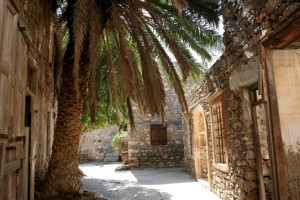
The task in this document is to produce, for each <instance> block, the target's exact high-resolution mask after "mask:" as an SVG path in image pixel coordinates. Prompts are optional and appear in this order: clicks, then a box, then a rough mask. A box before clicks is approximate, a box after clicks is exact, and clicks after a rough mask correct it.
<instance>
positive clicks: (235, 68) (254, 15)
mask: <svg viewBox="0 0 300 200" xmlns="http://www.w3.org/2000/svg"><path fill="white" fill-rule="evenodd" d="M222 3H223V10H222V14H223V18H224V29H225V33H224V40H223V41H224V44H225V53H224V56H225V57H226V64H227V66H228V70H229V71H230V72H232V73H231V79H235V80H236V82H235V83H234V84H232V86H233V85H236V86H237V87H236V86H234V87H232V89H233V90H240V88H241V87H247V86H248V84H247V83H246V81H243V80H242V79H243V77H245V76H244V75H245V73H244V75H241V74H242V73H241V71H243V69H244V68H245V67H247V66H250V65H253V64H251V62H252V60H254V58H255V57H258V58H257V59H256V60H258V61H257V62H258V63H259V64H266V63H262V62H260V59H266V60H267V64H266V65H267V68H268V71H265V69H262V71H263V73H268V74H267V77H272V74H273V73H274V74H275V75H276V70H277V66H279V65H280V67H278V68H281V70H282V72H281V73H277V75H276V77H275V78H276V84H275V82H274V80H272V79H271V78H268V83H267V82H262V81H260V83H262V84H263V85H264V86H265V88H266V89H265V90H268V87H274V85H276V92H275V93H274V92H273V93H272V92H270V93H269V94H266V96H268V95H270V96H272V97H271V98H272V99H274V98H275V99H277V100H275V101H277V102H278V108H279V110H280V109H281V105H288V106H287V108H288V109H284V111H283V112H284V113H286V116H294V117H293V119H292V120H291V119H288V120H286V119H285V117H284V115H282V114H281V113H282V112H281V111H279V112H280V113H279V114H278V115H279V116H276V117H274V116H269V118H271V120H274V118H277V119H279V118H280V125H276V124H278V123H277V122H273V123H271V124H269V125H270V127H271V129H272V128H273V127H274V126H277V127H276V128H273V129H274V130H277V129H278V127H279V129H281V133H280V134H281V135H277V136H273V137H274V138H275V137H279V138H282V141H280V142H276V144H275V145H276V147H275V149H280V150H279V151H285V152H284V155H283V156H282V155H281V153H280V152H276V155H275V157H276V158H274V161H273V164H274V163H277V164H276V165H277V168H278V169H279V168H280V170H279V171H277V172H276V171H274V172H275V174H274V173H273V176H277V177H279V178H280V181H279V182H278V184H279V186H278V187H280V188H281V189H278V190H281V192H278V195H279V196H281V198H290V199H300V194H299V192H294V191H299V188H300V187H299V185H300V181H299V177H298V175H299V173H300V170H299V168H297V167H295V166H296V165H297V162H294V160H298V159H295V158H296V157H299V148H300V147H299V142H298V141H299V132H298V131H297V130H298V128H296V127H297V125H295V124H294V123H293V121H297V119H295V117H296V118H299V113H296V111H295V110H298V109H296V108H295V106H297V103H295V102H297V101H298V100H296V99H297V97H295V95H294V94H293V95H291V93H289V91H291V89H289V90H286V88H294V87H296V85H297V84H296V83H293V84H288V81H289V80H291V79H293V80H298V79H299V76H298V75H297V74H298V73H295V71H298V70H299V69H298V68H299V65H298V64H296V63H297V61H296V62H295V59H296V58H297V55H296V53H295V52H294V49H299V48H300V45H299V43H297V42H295V43H293V44H290V43H292V42H293V40H294V41H297V40H299V30H298V29H297V27H299V24H300V23H299V17H300V2H299V1H298V0H264V1H255V0H252V1H239V0H233V1H223V2H222ZM297 37H298V38H297ZM260 45H262V46H263V48H264V49H266V50H265V51H266V52H267V54H266V55H264V52H262V51H261V46H260ZM274 49H276V50H274ZM278 49H282V50H280V51H277V50H278ZM284 49H291V50H290V51H292V53H291V52H289V53H288V50H284ZM276 51H277V52H276ZM273 52H275V53H273ZM261 55H262V56H261ZM276 63H280V64H276ZM284 66H288V67H289V69H288V70H291V71H294V72H289V71H287V68H286V67H284ZM262 67H263V68H264V66H262ZM273 70H274V71H273ZM283 73H284V74H286V73H290V74H291V76H289V77H288V78H287V77H286V76H284V75H283ZM237 74H239V75H237ZM292 76H293V77H292ZM237 77H238V78H237ZM282 77H286V79H285V80H284V81H282V82H281V83H279V82H277V79H281V78H282ZM295 77H296V78H295ZM262 79H263V81H265V80H264V78H262ZM231 83H233V81H232V82H231ZM268 84H269V86H267V85H268ZM287 84H288V85H287ZM278 88H281V91H279V89H278ZM274 90H275V88H273V89H270V91H274ZM273 95H274V96H273ZM279 97H282V99H284V100H283V101H281V100H280V99H279ZM272 99H271V100H270V102H268V103H269V106H270V108H271V109H272V111H270V112H272V113H276V110H277V109H278V108H275V107H274V105H275V106H277V105H276V104H277V103H276V104H275V103H274V100H272ZM271 101H272V102H271ZM284 101H288V102H289V103H286V102H285V103H284ZM270 104H272V105H273V106H272V105H270ZM288 110H289V111H288ZM288 112H289V113H288ZM284 120H286V122H284ZM274 124H275V125H274ZM287 127H289V128H288V130H287ZM291 127H294V128H291ZM291 130H294V131H292V132H293V133H292V132H291ZM271 134H275V133H274V132H273V133H271ZM291 135H293V136H291ZM271 138H272V137H271ZM287 138H289V139H287ZM273 140H275V139H273ZM276 140H277V139H276ZM289 141H294V144H293V145H289V144H290V142H289ZM297 142H298V144H297ZM282 146H283V148H284V149H282ZM291 146H292V148H291ZM271 156H272V155H271ZM264 169H265V168H264ZM285 171H286V172H285ZM285 176H286V177H285ZM290 177H293V178H290ZM296 177H298V178H296ZM286 179H288V181H287V182H288V183H287V185H288V194H287V195H286V194H284V195H283V196H282V194H283V193H286V191H285V190H286V183H285V181H286ZM267 187H268V186H267ZM276 191H277V190H276ZM276 191H273V192H276ZM267 192H268V191H267Z"/></svg>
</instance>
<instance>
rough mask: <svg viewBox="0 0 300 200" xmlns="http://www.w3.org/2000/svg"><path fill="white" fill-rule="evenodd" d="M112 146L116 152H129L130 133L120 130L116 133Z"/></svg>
mask: <svg viewBox="0 0 300 200" xmlns="http://www.w3.org/2000/svg"><path fill="white" fill-rule="evenodd" d="M111 146H112V148H113V150H114V151H116V152H119V153H122V152H127V151H128V132H127V131H123V130H120V131H119V132H117V133H116V135H115V136H114V137H113V139H112V141H111Z"/></svg>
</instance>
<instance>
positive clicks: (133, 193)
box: [82, 177, 172, 200]
mask: <svg viewBox="0 0 300 200" xmlns="http://www.w3.org/2000/svg"><path fill="white" fill-rule="evenodd" d="M82 183H83V185H84V186H85V188H87V189H88V190H90V191H94V192H96V196H98V197H103V198H107V199H110V200H129V199H130V200H134V199H138V200H160V199H164V200H171V197H172V196H171V195H170V194H168V193H165V192H161V191H159V190H156V189H151V188H147V187H142V186H141V185H140V184H138V183H136V182H131V181H116V180H109V179H105V180H100V179H94V178H89V177H85V178H83V179H82Z"/></svg>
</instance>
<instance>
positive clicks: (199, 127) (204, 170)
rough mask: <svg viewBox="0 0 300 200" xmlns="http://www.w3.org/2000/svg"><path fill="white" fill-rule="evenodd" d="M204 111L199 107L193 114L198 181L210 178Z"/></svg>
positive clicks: (194, 151) (194, 149)
mask: <svg viewBox="0 0 300 200" xmlns="http://www.w3.org/2000/svg"><path fill="white" fill-rule="evenodd" d="M206 130H207V129H206V120H205V115H204V110H203V108H202V107H201V106H199V107H198V108H197V109H196V110H195V112H194V114H193V155H194V161H195V175H196V178H197V179H203V178H208V177H209V175H208V173H209V156H208V152H209V151H208V145H207V143H208V142H207V131H206Z"/></svg>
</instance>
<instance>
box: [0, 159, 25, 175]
mask: <svg viewBox="0 0 300 200" xmlns="http://www.w3.org/2000/svg"><path fill="white" fill-rule="evenodd" d="M21 163H22V159H19V160H14V161H11V162H9V163H6V164H5V165H4V172H3V175H7V174H10V173H12V172H14V171H17V170H18V169H20V168H21V166H22V164H21Z"/></svg>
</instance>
